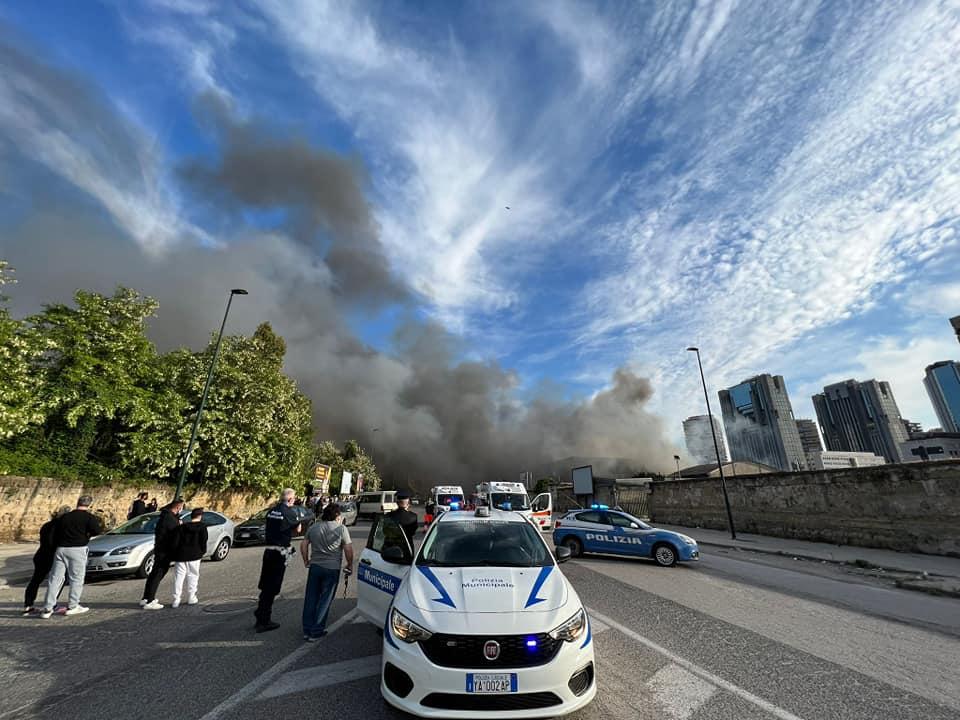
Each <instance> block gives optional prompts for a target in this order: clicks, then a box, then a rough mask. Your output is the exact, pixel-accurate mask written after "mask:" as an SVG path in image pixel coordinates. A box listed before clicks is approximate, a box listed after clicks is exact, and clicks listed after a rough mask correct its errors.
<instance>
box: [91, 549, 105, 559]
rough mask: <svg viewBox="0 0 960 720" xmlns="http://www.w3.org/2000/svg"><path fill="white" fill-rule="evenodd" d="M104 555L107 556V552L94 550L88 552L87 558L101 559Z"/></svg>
mask: <svg viewBox="0 0 960 720" xmlns="http://www.w3.org/2000/svg"><path fill="white" fill-rule="evenodd" d="M106 554H107V551H106V550H94V551H92V552H90V553H89V554H88V555H87V557H103V556H104V555H106Z"/></svg>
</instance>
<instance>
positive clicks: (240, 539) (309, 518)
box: [234, 505, 316, 547]
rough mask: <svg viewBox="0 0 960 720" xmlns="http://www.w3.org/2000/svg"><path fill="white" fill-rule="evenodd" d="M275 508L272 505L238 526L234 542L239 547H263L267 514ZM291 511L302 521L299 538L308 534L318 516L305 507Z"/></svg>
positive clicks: (295, 506) (294, 506)
mask: <svg viewBox="0 0 960 720" xmlns="http://www.w3.org/2000/svg"><path fill="white" fill-rule="evenodd" d="M274 507H275V506H274V505H271V506H270V507H268V508H264V509H263V510H261V511H260V512H258V513H257V514H256V515H254V516H253V517H252V518H250V519H249V520H244V521H243V522H242V523H240V524H239V525H237V531H236V539H235V541H234V543H235V544H236V545H237V547H239V546H241V545H262V544H263V543H264V542H265V541H266V531H267V513H268V512H270V511H271V510H273V508H274ZM291 509H292V510H293V511H294V512H295V513H297V516H298V517H299V519H300V535H298V536H297V537H300V536H301V535H304V534H306V532H307V530H309V529H310V526H311V525H313V522H314V520H316V515H314V514H313V510H311V509H310V508H307V507H304V506H303V505H293V506H292V507H291Z"/></svg>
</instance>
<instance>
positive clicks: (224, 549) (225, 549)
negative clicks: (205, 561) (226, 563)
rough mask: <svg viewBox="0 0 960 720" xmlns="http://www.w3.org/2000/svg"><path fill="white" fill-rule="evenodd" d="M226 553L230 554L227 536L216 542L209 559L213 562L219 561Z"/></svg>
mask: <svg viewBox="0 0 960 720" xmlns="http://www.w3.org/2000/svg"><path fill="white" fill-rule="evenodd" d="M228 554H230V540H229V539H228V538H224V539H223V540H221V541H220V542H219V543H217V547H216V548H215V549H214V551H213V554H212V555H211V556H210V559H211V560H213V561H215V562H219V561H220V560H223V559H225V558H226V557H227V555H228Z"/></svg>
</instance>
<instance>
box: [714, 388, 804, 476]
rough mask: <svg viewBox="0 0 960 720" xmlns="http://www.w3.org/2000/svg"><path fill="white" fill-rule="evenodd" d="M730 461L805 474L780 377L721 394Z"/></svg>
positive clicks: (795, 426)
mask: <svg viewBox="0 0 960 720" xmlns="http://www.w3.org/2000/svg"><path fill="white" fill-rule="evenodd" d="M719 394H720V407H721V409H722V411H723V425H724V427H725V428H726V430H727V440H728V441H729V442H730V457H731V459H732V460H733V461H734V462H736V461H738V460H750V461H752V462H757V463H763V464H764V465H771V466H773V467H776V468H780V469H781V470H804V469H806V458H805V457H804V455H803V444H802V443H801V442H800V433H799V432H798V431H797V423H796V420H795V419H794V417H793V407H792V406H791V405H790V397H789V396H788V395H787V388H786V385H784V382H783V377H782V376H781V375H768V374H763V375H757V376H755V377H752V378H748V379H747V380H744V381H743V382H742V383H740V384H739V385H734V386H733V387H731V388H727V389H726V390H721V391H720V393H719Z"/></svg>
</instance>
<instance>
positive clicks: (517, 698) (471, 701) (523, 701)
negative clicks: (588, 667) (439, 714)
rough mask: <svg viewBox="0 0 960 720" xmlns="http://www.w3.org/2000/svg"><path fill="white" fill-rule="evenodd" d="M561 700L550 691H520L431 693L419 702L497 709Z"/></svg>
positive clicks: (525, 707) (533, 706)
mask: <svg viewBox="0 0 960 720" xmlns="http://www.w3.org/2000/svg"><path fill="white" fill-rule="evenodd" d="M562 702H563V701H562V700H561V699H560V698H558V697H557V696H556V695H554V694H553V693H552V692H538V693H522V694H516V693H515V694H513V695H454V694H453V693H431V694H430V695H427V696H426V697H425V698H424V699H423V700H421V701H420V704H421V705H423V706H424V707H428V708H436V709H438V710H467V711H475V712H476V711H479V712H484V711H497V710H536V709H538V708H548V707H553V706H554V705H560V704H561V703H562Z"/></svg>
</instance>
